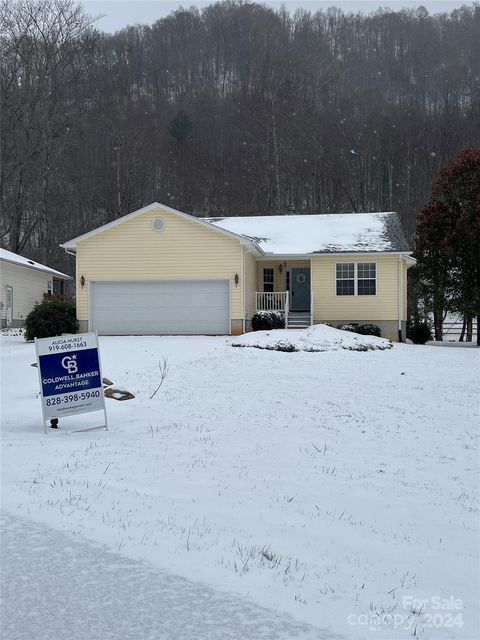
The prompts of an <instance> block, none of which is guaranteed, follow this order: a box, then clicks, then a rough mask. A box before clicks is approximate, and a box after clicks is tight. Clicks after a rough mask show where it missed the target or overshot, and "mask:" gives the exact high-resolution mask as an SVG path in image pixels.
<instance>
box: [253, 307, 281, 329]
mask: <svg viewBox="0 0 480 640" xmlns="http://www.w3.org/2000/svg"><path fill="white" fill-rule="evenodd" d="M284 328H285V318H284V317H283V316H282V314H281V313H278V312H277V311H257V313H256V314H255V315H254V316H252V329H253V331H268V330H269V329H284Z"/></svg>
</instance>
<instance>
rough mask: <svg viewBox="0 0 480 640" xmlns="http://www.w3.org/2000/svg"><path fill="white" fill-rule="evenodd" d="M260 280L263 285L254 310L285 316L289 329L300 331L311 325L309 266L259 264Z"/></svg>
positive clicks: (311, 299)
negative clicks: (275, 312)
mask: <svg viewBox="0 0 480 640" xmlns="http://www.w3.org/2000/svg"><path fill="white" fill-rule="evenodd" d="M259 281H260V282H262V283H263V291H257V292H256V310H257V311H278V312H279V313H281V314H282V315H283V316H284V318H285V326H286V327H287V328H288V329H303V328H305V327H308V326H310V325H311V324H313V293H312V289H311V284H310V282H311V279H310V264H309V263H307V262H306V261H302V262H301V263H300V262H298V263H296V264H295V265H288V264H287V262H286V261H284V262H280V263H276V264H275V265H270V264H263V265H262V264H261V265H260V273H259ZM282 285H283V286H282ZM274 288H275V289H280V290H274ZM282 288H283V290H281V289H282Z"/></svg>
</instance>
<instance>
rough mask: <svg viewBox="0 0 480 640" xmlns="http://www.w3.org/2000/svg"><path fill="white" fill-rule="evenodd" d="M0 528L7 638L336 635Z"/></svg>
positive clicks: (24, 524) (19, 526)
mask: <svg viewBox="0 0 480 640" xmlns="http://www.w3.org/2000/svg"><path fill="white" fill-rule="evenodd" d="M2 530H3V531H4V535H3V538H2V550H3V552H4V556H3V562H2V574H3V575H2V585H3V589H2V596H3V603H2V608H1V615H2V620H1V622H2V627H1V628H2V637H3V638H5V640H7V639H8V640H31V639H32V638H35V640H52V639H55V640H60V639H62V638H70V639H72V640H100V639H101V640H139V639H141V640H149V639H150V640H160V639H161V640H178V639H179V638H181V639H182V640H239V639H240V638H242V639H243V640H249V639H250V640H293V639H294V638H298V639H301V640H319V639H321V638H325V640H334V639H333V638H332V636H331V635H330V633H329V634H328V635H326V634H325V635H324V634H322V633H320V634H319V631H318V629H314V628H312V627H309V626H308V625H305V624H302V623H299V622H296V621H295V620H293V619H292V618H289V617H288V616H285V615H284V616H281V615H279V614H278V613H277V612H274V611H271V610H268V609H265V608H262V607H259V606H255V605H254V604H252V603H250V602H248V601H247V600H246V599H242V598H238V597H232V596H229V595H227V594H223V593H220V592H218V591H214V590H212V589H209V588H208V587H207V586H205V585H203V584H195V583H191V582H188V581H187V580H184V579H183V578H178V577H176V576H172V575H169V574H166V573H165V572H163V571H161V570H159V569H157V568H155V567H152V566H149V565H148V564H146V563H144V562H139V561H133V560H128V559H126V558H124V557H122V556H121V555H119V554H118V553H111V552H108V550H105V549H104V548H101V547H98V546H93V545H91V544H88V543H87V542H85V541H80V540H79V539H78V537H77V538H75V537H73V536H72V535H66V534H64V533H60V532H58V531H55V530H53V529H51V528H48V527H45V526H42V525H38V524H34V523H32V522H29V521H28V520H26V519H23V518H18V517H13V516H11V515H5V516H3V517H2ZM23 585H25V586H27V585H28V588H25V589H22V586H23ZM119 612H122V615H119Z"/></svg>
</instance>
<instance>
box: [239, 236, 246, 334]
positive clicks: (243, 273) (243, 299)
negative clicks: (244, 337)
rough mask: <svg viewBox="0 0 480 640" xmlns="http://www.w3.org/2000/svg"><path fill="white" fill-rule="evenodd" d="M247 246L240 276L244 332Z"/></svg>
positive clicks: (243, 253)
mask: <svg viewBox="0 0 480 640" xmlns="http://www.w3.org/2000/svg"><path fill="white" fill-rule="evenodd" d="M245 253H246V251H245V247H243V251H242V277H241V278H240V283H241V286H242V289H243V295H242V331H243V333H245V326H246V325H245V309H246V304H245V295H246V293H245V291H246V287H245Z"/></svg>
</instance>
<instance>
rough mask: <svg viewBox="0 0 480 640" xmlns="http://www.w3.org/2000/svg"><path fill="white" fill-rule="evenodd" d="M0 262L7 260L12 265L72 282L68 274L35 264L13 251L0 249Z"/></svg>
mask: <svg viewBox="0 0 480 640" xmlns="http://www.w3.org/2000/svg"><path fill="white" fill-rule="evenodd" d="M0 260H5V262H11V263H12V264H18V265H19V266H21V267H27V268H28V269H36V270H37V271H44V272H45V273H49V274H50V275H52V276H54V277H55V278H60V279H61V280H70V278H71V276H67V274H66V273H62V272H61V271H56V270H55V269H51V268H50V267H46V266H45V265H44V264H40V263H39V262H34V261H33V260H29V259H28V258H25V257H24V256H19V255H18V253H13V251H7V249H0Z"/></svg>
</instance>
